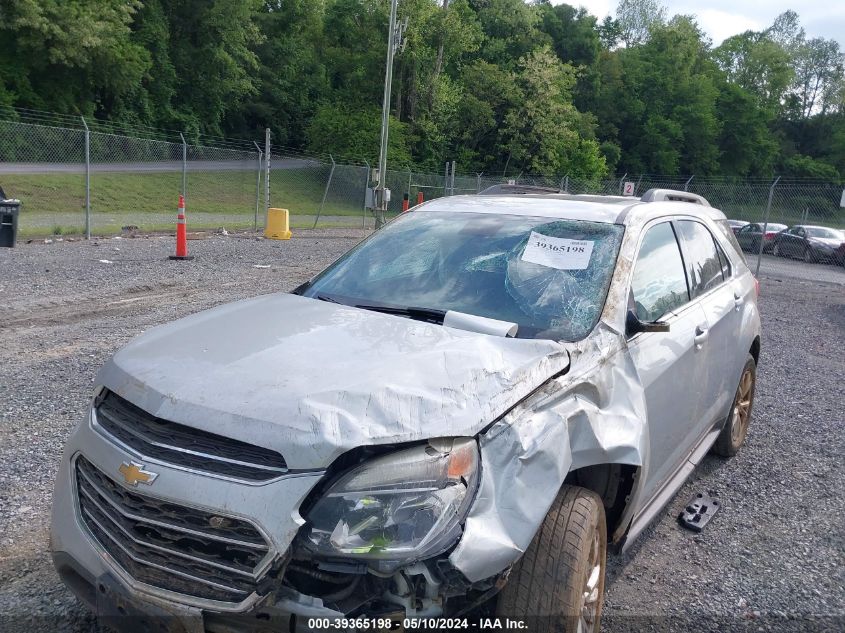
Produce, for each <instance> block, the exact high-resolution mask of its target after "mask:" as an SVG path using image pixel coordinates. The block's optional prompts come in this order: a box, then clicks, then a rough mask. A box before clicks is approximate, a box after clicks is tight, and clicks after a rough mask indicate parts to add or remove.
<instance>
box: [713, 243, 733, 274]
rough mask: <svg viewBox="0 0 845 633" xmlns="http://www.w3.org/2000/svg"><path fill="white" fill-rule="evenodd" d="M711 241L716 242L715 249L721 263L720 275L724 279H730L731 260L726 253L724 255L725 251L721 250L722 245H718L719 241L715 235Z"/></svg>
mask: <svg viewBox="0 0 845 633" xmlns="http://www.w3.org/2000/svg"><path fill="white" fill-rule="evenodd" d="M713 243H714V244H716V251H718V253H719V261H720V262H721V263H722V277H723V278H724V279H730V276H731V262H730V260H729V259H728V257H727V255H725V251H723V250H722V247H721V246H720V245H719V241H718V240H717V239H716V238H715V237H714V238H713Z"/></svg>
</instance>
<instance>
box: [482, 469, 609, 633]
mask: <svg viewBox="0 0 845 633" xmlns="http://www.w3.org/2000/svg"><path fill="white" fill-rule="evenodd" d="M606 558H607V528H606V525H605V515H604V506H603V505H602V502H601V499H600V498H599V496H598V495H597V494H595V493H594V492H591V491H590V490H587V489H585V488H580V487H578V486H563V487H562V488H561V490H560V492H559V493H558V496H557V498H556V499H555V502H554V503H553V504H552V507H551V509H550V510H549V513H548V514H547V515H546V518H545V519H544V521H543V524H542V526H541V527H540V530H539V531H538V532H537V534H536V535H535V536H534V540H533V541H531V544H530V545H529V546H528V549H527V550H526V551H525V554H524V555H523V556H522V558H521V559H520V560H519V561H518V562H517V563H516V565H514V567H513V570H512V571H511V573H510V576H509V578H508V584H507V585H505V587H504V589H502V591H501V593H500V594H499V598H498V602H497V604H496V615H497V616H499V617H501V618H511V619H513V618H519V619H523V620H527V619H529V618H530V619H531V621H532V622H536V626H532V627H531V630H532V631H537V632H538V633H543V632H551V631H556V632H558V631H560V632H565V633H575V632H576V631H577V632H578V633H581V632H584V633H586V632H589V631H599V628H600V627H599V619H600V618H601V608H602V603H603V601H604V573H605V565H606Z"/></svg>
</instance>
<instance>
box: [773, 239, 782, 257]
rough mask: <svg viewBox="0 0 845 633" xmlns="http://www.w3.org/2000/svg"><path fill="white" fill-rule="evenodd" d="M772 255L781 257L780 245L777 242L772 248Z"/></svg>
mask: <svg viewBox="0 0 845 633" xmlns="http://www.w3.org/2000/svg"><path fill="white" fill-rule="evenodd" d="M772 255H774V256H775V257H780V244H778V243H777V242H775V245H774V246H773V247H772Z"/></svg>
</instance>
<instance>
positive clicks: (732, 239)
mask: <svg viewBox="0 0 845 633" xmlns="http://www.w3.org/2000/svg"><path fill="white" fill-rule="evenodd" d="M716 226H718V227H719V232H720V233H721V234H722V237H724V238H725V239H726V240H727V241H728V244H730V245H731V248H733V249H734V251H735V252H736V254H737V256H738V257H739V259H740V261H743V262H746V260H745V253H743V252H742V247H741V246H740V245H739V242H737V241H736V235H734V232H733V231H732V230H731V225H730V224H728V221H727V220H717V221H716ZM749 227H751V228H749ZM746 229H747V230H748V232H749V233H760V225H759V224H749V225H748V226H745V227H743V228H742V229H740V230H741V231H745V230H746ZM747 263H748V262H746V264H747Z"/></svg>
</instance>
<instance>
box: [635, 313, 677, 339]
mask: <svg viewBox="0 0 845 633" xmlns="http://www.w3.org/2000/svg"><path fill="white" fill-rule="evenodd" d="M668 331H669V324H668V323H666V322H665V321H640V319H639V317H638V316H637V315H636V314H635V313H634V311H633V310H628V316H627V317H626V318H625V334H627V335H628V336H634V334H639V333H640V332H668Z"/></svg>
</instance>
